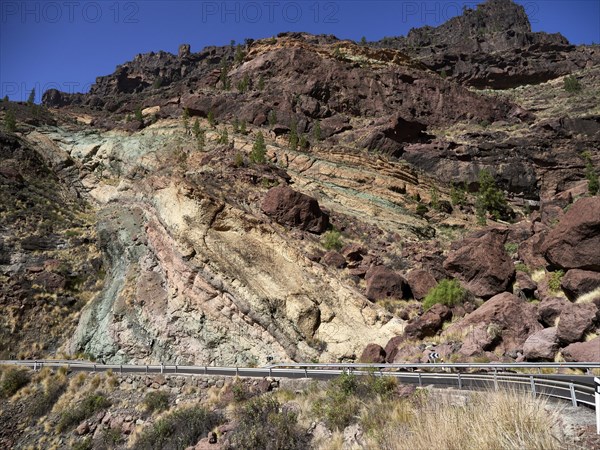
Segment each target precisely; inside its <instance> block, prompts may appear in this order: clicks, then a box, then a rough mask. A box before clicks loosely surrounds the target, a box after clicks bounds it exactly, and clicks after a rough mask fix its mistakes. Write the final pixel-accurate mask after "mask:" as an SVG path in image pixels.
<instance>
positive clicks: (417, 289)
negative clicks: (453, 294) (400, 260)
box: [406, 269, 437, 300]
mask: <svg viewBox="0 0 600 450" xmlns="http://www.w3.org/2000/svg"><path fill="white" fill-rule="evenodd" d="M406 281H407V282H408V286H409V287H410V291H411V292H412V295H413V298H415V299H417V300H422V299H424V298H425V296H426V295H427V293H428V292H429V291H430V290H431V289H432V288H434V287H435V286H436V285H437V281H436V279H435V278H434V277H433V275H431V274H430V273H429V272H427V271H426V270H422V269H415V270H411V271H410V272H408V274H406Z"/></svg>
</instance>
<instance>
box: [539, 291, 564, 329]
mask: <svg viewBox="0 0 600 450" xmlns="http://www.w3.org/2000/svg"><path fill="white" fill-rule="evenodd" d="M569 307H570V303H569V301H568V300H567V299H566V298H564V297H546V298H544V299H543V300H542V301H541V302H540V304H539V305H538V320H539V321H540V322H541V323H543V324H544V325H545V326H547V327H553V326H556V320H557V319H558V318H559V317H560V315H561V314H562V312H563V311H565V310H567V309H568V308H569Z"/></svg>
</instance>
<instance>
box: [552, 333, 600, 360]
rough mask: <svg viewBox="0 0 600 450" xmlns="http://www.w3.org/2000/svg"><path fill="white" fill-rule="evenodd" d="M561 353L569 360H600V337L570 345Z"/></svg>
mask: <svg viewBox="0 0 600 450" xmlns="http://www.w3.org/2000/svg"><path fill="white" fill-rule="evenodd" d="M561 354H562V356H563V358H565V361H568V362H600V337H597V338H594V339H592V340H590V341H587V342H576V343H574V344H571V345H568V346H567V347H565V348H563V349H562V350H561Z"/></svg>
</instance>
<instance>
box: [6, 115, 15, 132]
mask: <svg viewBox="0 0 600 450" xmlns="http://www.w3.org/2000/svg"><path fill="white" fill-rule="evenodd" d="M4 128H5V129H6V131H9V132H11V133H14V132H15V131H17V120H16V119H15V115H14V113H13V112H12V111H11V110H8V111H6V114H5V115H4Z"/></svg>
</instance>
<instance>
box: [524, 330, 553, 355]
mask: <svg viewBox="0 0 600 450" xmlns="http://www.w3.org/2000/svg"><path fill="white" fill-rule="evenodd" d="M556 335H557V331H556V327H551V328H544V329H543V330H540V331H538V332H537V333H534V334H532V335H531V336H529V337H528V338H527V340H526V341H525V343H524V344H523V355H524V356H525V358H526V359H527V361H552V360H554V356H555V355H556V352H557V351H558V343H557V337H556Z"/></svg>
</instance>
